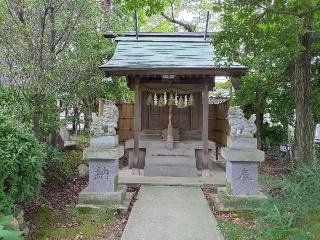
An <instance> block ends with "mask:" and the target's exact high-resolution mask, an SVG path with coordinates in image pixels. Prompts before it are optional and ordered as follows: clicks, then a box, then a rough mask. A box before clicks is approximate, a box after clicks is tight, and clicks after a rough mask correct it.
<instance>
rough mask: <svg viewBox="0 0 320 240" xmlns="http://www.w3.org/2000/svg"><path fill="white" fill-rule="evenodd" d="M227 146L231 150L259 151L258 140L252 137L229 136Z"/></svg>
mask: <svg viewBox="0 0 320 240" xmlns="http://www.w3.org/2000/svg"><path fill="white" fill-rule="evenodd" d="M227 146H228V148H230V149H243V150H244V149H250V150H256V149H257V139H256V138H253V137H251V136H228V138H227Z"/></svg>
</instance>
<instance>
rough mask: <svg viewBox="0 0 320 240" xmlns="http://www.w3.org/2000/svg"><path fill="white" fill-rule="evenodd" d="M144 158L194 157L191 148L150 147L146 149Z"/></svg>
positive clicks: (193, 151)
mask: <svg viewBox="0 0 320 240" xmlns="http://www.w3.org/2000/svg"><path fill="white" fill-rule="evenodd" d="M146 156H189V157H195V150H194V149H193V148H173V149H168V148H165V147H150V148H147V149H146Z"/></svg>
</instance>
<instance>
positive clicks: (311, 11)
mask: <svg viewBox="0 0 320 240" xmlns="http://www.w3.org/2000/svg"><path fill="white" fill-rule="evenodd" d="M265 10H266V12H270V13H275V14H284V15H291V16H295V17H300V18H301V17H304V16H307V15H310V14H312V13H314V12H317V11H319V10H320V5H319V6H315V7H313V8H311V9H308V10H305V11H298V12H291V11H288V10H280V9H273V8H265Z"/></svg>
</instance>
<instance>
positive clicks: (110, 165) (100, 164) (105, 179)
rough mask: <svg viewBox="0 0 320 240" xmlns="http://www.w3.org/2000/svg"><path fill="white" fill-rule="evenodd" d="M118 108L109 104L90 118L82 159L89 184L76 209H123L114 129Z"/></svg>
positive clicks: (120, 148)
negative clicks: (98, 114)
mask: <svg viewBox="0 0 320 240" xmlns="http://www.w3.org/2000/svg"><path fill="white" fill-rule="evenodd" d="M117 120H118V109H117V108H116V107H115V106H114V105H113V104H111V103H107V105H105V107H104V113H103V115H102V116H100V117H97V116H96V115H93V123H92V126H91V138H90V147H88V148H86V149H84V151H83V158H84V159H88V161H89V185H88V187H86V188H85V189H84V190H83V191H81V192H80V194H79V199H78V207H91V208H114V209H126V205H128V201H125V195H126V187H125V186H119V185H118V173H119V164H118V161H119V158H120V157H122V156H123V153H124V149H123V146H119V139H118V136H117V135H115V128H116V127H117Z"/></svg>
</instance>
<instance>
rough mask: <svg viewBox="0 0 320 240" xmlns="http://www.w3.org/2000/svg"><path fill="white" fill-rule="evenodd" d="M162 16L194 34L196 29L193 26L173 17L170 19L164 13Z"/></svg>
mask: <svg viewBox="0 0 320 240" xmlns="http://www.w3.org/2000/svg"><path fill="white" fill-rule="evenodd" d="M161 16H162V17H164V18H165V19H166V20H167V21H169V22H172V23H174V24H177V25H180V26H181V27H183V28H184V29H186V30H187V31H188V32H194V27H193V26H192V25H191V24H188V23H185V22H182V21H179V20H177V19H175V18H174V17H173V16H172V17H169V16H168V15H167V14H165V13H164V12H162V13H161Z"/></svg>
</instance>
